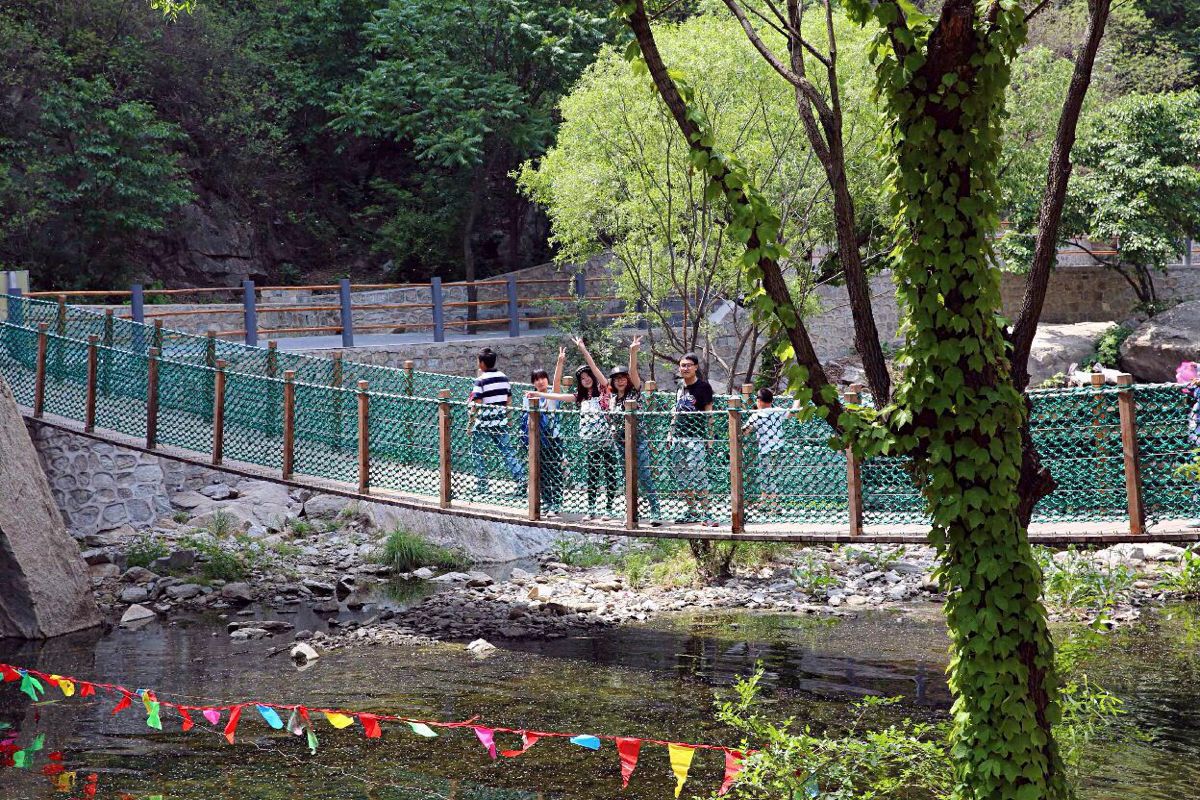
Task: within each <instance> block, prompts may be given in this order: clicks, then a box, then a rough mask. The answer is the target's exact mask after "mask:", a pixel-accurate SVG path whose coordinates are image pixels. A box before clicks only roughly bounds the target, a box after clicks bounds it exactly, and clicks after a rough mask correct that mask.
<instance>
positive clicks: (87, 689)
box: [79, 683, 96, 697]
mask: <svg viewBox="0 0 1200 800" xmlns="http://www.w3.org/2000/svg"><path fill="white" fill-rule="evenodd" d="M95 694H96V687H95V686H92V685H91V684H90V683H81V684H79V696H80V697H94V696H95Z"/></svg>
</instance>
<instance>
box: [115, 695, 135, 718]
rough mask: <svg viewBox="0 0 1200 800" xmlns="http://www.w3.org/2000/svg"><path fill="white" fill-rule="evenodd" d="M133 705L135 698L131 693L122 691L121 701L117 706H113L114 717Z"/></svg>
mask: <svg viewBox="0 0 1200 800" xmlns="http://www.w3.org/2000/svg"><path fill="white" fill-rule="evenodd" d="M131 705H133V696H132V695H130V694H129V692H126V691H124V690H122V691H121V701H120V702H119V703H117V704H116V705H115V706H113V710H112V713H113V716H116V715H117V714H120V713H121V712H122V711H124V710H125V709H127V708H129V706H131Z"/></svg>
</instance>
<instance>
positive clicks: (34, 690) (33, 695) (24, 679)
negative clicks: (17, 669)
mask: <svg viewBox="0 0 1200 800" xmlns="http://www.w3.org/2000/svg"><path fill="white" fill-rule="evenodd" d="M21 691H22V692H24V693H25V694H27V695H29V699H31V700H37V699H38V692H41V693H42V694H45V693H46V690H45V688H44V687H43V686H42V684H41V682H40V681H38V679H37V678H35V677H33V676H32V675H30V674H29V673H28V672H26V673H23V674H22V675H21Z"/></svg>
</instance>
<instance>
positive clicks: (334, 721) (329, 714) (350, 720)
mask: <svg viewBox="0 0 1200 800" xmlns="http://www.w3.org/2000/svg"><path fill="white" fill-rule="evenodd" d="M325 719H327V720H329V724H330V725H332V726H333V727H335V728H338V729H339V730H340V729H341V728H345V727H347V726H349V725H353V724H354V717H351V716H349V715H347V714H339V713H337V712H336V711H326V712H325Z"/></svg>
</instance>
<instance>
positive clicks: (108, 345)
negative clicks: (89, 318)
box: [100, 308, 113, 395]
mask: <svg viewBox="0 0 1200 800" xmlns="http://www.w3.org/2000/svg"><path fill="white" fill-rule="evenodd" d="M100 344H102V345H103V346H104V358H103V359H102V360H103V362H104V363H103V364H101V369H100V385H101V386H102V387H103V392H104V394H105V395H107V394H108V386H109V382H110V379H111V378H112V346H113V310H112V309H111V308H106V309H104V336H103V338H101V340H100Z"/></svg>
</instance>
